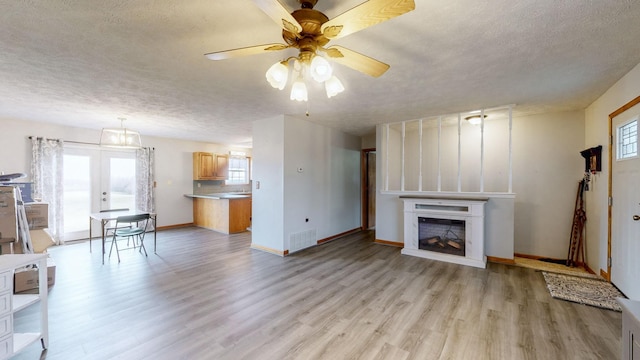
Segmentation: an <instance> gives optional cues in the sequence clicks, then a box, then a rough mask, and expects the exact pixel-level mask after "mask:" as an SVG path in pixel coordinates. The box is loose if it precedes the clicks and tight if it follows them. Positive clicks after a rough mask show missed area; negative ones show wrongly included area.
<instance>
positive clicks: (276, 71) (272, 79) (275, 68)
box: [265, 62, 289, 90]
mask: <svg viewBox="0 0 640 360" xmlns="http://www.w3.org/2000/svg"><path fill="white" fill-rule="evenodd" d="M265 76H266V77H267V81H268V82H269V84H270V85H271V86H272V87H274V88H276V89H278V90H282V89H284V87H285V85H287V78H288V77H289V68H288V67H287V65H285V64H283V63H281V62H277V63H275V64H273V65H271V67H270V68H269V70H267V73H266V74H265Z"/></svg>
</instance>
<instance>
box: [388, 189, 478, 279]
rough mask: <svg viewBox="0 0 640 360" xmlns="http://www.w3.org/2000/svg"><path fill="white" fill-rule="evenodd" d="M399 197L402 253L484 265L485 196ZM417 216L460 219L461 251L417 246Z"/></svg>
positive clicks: (458, 262)
mask: <svg viewBox="0 0 640 360" xmlns="http://www.w3.org/2000/svg"><path fill="white" fill-rule="evenodd" d="M400 200H402V202H403V204H404V248H403V249H402V254H404V255H411V256H418V257H422V258H426V259H432V260H439V261H446V262H450V263H455V264H461V265H467V266H474V267H479V268H485V267H486V266H487V257H486V255H485V253H484V206H485V204H486V202H487V201H488V199H483V198H473V199H464V198H441V197H440V198H428V197H427V198H419V197H401V198H400ZM420 217H426V218H432V219H449V220H461V221H464V224H465V251H464V255H451V254H447V253H442V252H437V251H430V250H424V249H420V248H419V236H418V235H419V232H418V230H419V224H418V221H419V219H418V218H420Z"/></svg>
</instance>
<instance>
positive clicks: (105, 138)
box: [100, 128, 142, 149]
mask: <svg viewBox="0 0 640 360" xmlns="http://www.w3.org/2000/svg"><path fill="white" fill-rule="evenodd" d="M100 146H107V147H117V148H126V149H139V148H141V147H142V140H141V139H140V133H138V132H137V131H133V130H129V129H125V128H119V129H117V128H113V129H107V128H105V129H102V133H101V134H100Z"/></svg>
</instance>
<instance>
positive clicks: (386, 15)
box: [322, 0, 416, 39]
mask: <svg viewBox="0 0 640 360" xmlns="http://www.w3.org/2000/svg"><path fill="white" fill-rule="evenodd" d="M415 8H416V4H415V2H414V1H413V0H369V1H367V2H364V3H362V4H360V5H358V6H356V7H354V8H353V9H351V10H348V11H347V12H344V13H342V14H340V15H338V16H336V17H335V18H333V19H331V20H329V21H327V22H326V23H324V24H322V33H323V34H324V36H326V37H327V38H329V39H339V38H341V37H345V36H347V35H349V34H353V33H354V32H357V31H360V30H362V29H366V28H368V27H369V26H373V25H375V24H378V23H381V22H383V21H386V20H389V19H393V18H394V17H396V16H400V15H402V14H404V13H407V12H409V11H412V10H414V9H415Z"/></svg>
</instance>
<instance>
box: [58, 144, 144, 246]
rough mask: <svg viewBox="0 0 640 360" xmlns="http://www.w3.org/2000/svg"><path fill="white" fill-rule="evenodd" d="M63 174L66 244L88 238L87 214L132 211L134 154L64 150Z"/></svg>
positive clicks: (78, 148) (79, 149)
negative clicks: (121, 209) (125, 209)
mask: <svg viewBox="0 0 640 360" xmlns="http://www.w3.org/2000/svg"><path fill="white" fill-rule="evenodd" d="M63 171H64V175H63V177H64V200H63V202H64V239H65V241H69V240H78V239H86V238H88V237H89V214H90V213H94V212H98V211H100V210H106V209H115V208H118V209H119V208H130V209H134V208H135V188H136V186H135V179H136V175H135V152H132V151H105V150H102V149H99V148H95V147H91V148H87V147H70V148H69V147H65V150H64V170H63ZM93 228H94V229H93V236H98V235H99V230H98V226H94V227H93Z"/></svg>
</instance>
